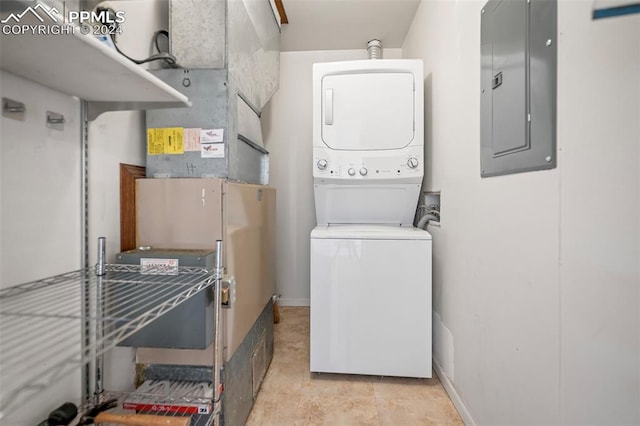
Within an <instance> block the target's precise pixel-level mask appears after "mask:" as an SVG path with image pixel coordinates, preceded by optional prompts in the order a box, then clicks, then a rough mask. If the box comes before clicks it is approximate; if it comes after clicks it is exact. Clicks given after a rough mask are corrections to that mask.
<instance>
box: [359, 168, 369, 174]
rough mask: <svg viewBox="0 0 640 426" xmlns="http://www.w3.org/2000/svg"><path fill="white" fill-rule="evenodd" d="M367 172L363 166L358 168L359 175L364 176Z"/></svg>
mask: <svg viewBox="0 0 640 426" xmlns="http://www.w3.org/2000/svg"><path fill="white" fill-rule="evenodd" d="M367 173H368V171H367V169H366V168H364V167H363V168H361V169H360V175H361V176H366V175H367Z"/></svg>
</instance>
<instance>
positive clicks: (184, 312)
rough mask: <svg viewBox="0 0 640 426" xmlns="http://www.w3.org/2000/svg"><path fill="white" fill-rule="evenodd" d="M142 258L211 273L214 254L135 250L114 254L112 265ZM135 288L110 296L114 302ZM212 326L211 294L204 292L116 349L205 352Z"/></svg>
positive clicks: (128, 262)
mask: <svg viewBox="0 0 640 426" xmlns="http://www.w3.org/2000/svg"><path fill="white" fill-rule="evenodd" d="M143 258H154V259H178V263H179V266H198V267H202V268H205V269H207V270H209V271H212V270H213V267H214V263H215V252H213V251H208V250H162V249H160V250H157V249H153V250H138V249H135V250H129V251H126V252H122V253H118V254H116V261H115V263H117V264H125V265H139V264H140V260H141V259H143ZM144 277H145V275H141V279H143V278H144ZM146 277H149V275H146ZM156 279H157V278H156ZM135 286H136V284H131V286H130V287H132V288H131V289H127V288H123V287H118V289H121V291H123V292H122V293H120V294H118V293H116V294H113V297H114V298H115V299H119V298H124V297H128V295H129V294H130V291H135V288H134V287H135ZM127 290H129V291H127ZM214 326H215V322H214V317H213V293H212V292H211V290H210V289H205V290H202V291H201V292H199V293H198V294H196V295H194V296H193V297H191V298H189V299H188V300H186V301H185V302H183V303H181V304H180V305H179V306H177V307H175V308H174V309H172V310H171V311H169V312H167V313H166V314H164V315H163V316H161V317H160V318H158V319H156V320H155V321H153V322H152V323H150V324H149V325H147V326H146V327H144V328H143V329H142V330H140V331H138V332H136V333H135V334H133V335H132V336H130V337H128V338H126V339H124V340H123V341H122V342H121V343H119V346H133V347H149V348H175V349H205V348H207V347H208V346H209V345H210V344H211V342H213V338H214Z"/></svg>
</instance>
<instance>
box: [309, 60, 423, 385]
mask: <svg viewBox="0 0 640 426" xmlns="http://www.w3.org/2000/svg"><path fill="white" fill-rule="evenodd" d="M422 78H423V70H422V61H419V60H382V59H380V60H363V61H348V62H333V63H319V64H314V66H313V177H314V193H315V205H316V218H317V223H318V225H317V227H316V228H314V229H313V231H312V232H311V359H310V367H311V371H312V372H327V373H347V374H367V375H384V376H402V377H422V378H425V377H431V374H432V371H431V236H430V235H429V233H428V232H426V231H424V230H422V229H417V228H414V227H413V226H412V225H413V219H414V215H415V211H416V206H417V203H418V200H419V197H420V188H421V183H422V177H423V173H424V135H423V119H424V118H423V116H424V114H423V82H422Z"/></svg>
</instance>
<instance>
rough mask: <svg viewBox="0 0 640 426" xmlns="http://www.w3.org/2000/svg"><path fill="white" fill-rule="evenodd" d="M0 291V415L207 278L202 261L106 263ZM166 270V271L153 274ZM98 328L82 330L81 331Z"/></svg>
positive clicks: (205, 285) (190, 293)
mask: <svg viewBox="0 0 640 426" xmlns="http://www.w3.org/2000/svg"><path fill="white" fill-rule="evenodd" d="M104 272H105V273H104V275H101V276H98V275H96V273H95V272H94V271H93V270H92V269H83V270H78V271H74V272H69V273H66V274H62V275H58V276H55V277H51V278H46V279H42V280H38V281H34V282H30V283H27V284H23V285H19V286H15V287H11V288H7V289H3V290H0V383H1V385H0V419H2V418H3V417H6V415H7V413H9V412H10V410H11V409H12V407H16V406H19V404H21V402H24V401H25V398H28V396H29V395H33V394H34V393H36V392H38V391H39V390H42V389H45V388H47V387H48V386H50V385H51V384H53V383H55V382H56V381H58V380H60V379H62V378H64V377H65V376H66V375H68V374H73V372H74V371H77V370H78V367H80V366H82V365H84V364H86V363H89V362H92V360H95V358H96V357H99V356H100V355H102V354H104V353H105V352H106V351H108V350H109V349H111V348H113V347H114V346H116V345H117V344H118V343H119V342H121V341H122V340H124V339H126V338H127V337H129V336H131V335H133V334H134V333H136V332H137V331H139V330H141V329H142V328H143V327H145V326H146V325H148V324H149V323H151V322H152V321H153V320H155V319H156V318H159V317H160V316H162V315H163V314H165V313H166V312H168V311H170V310H171V309H173V308H175V307H176V306H178V305H180V304H181V303H182V302H184V301H186V300H187V299H189V298H190V297H192V296H193V295H195V294H197V293H199V292H200V291H204V290H205V289H207V288H208V287H210V286H212V285H214V283H215V274H214V273H212V272H208V271H206V270H205V269H203V268H193V267H180V268H175V269H171V271H166V270H154V269H149V268H148V267H147V268H145V269H143V270H141V267H140V266H138V265H106V267H105V270H104ZM161 273H164V274H166V273H171V274H172V275H158V274H161ZM98 328H99V329H100V333H96V334H95V335H96V336H101V337H99V338H96V337H95V336H93V335H92V336H91V337H87V338H85V337H83V336H84V335H85V334H83V330H86V329H98Z"/></svg>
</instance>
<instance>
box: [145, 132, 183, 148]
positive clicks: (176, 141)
mask: <svg viewBox="0 0 640 426" xmlns="http://www.w3.org/2000/svg"><path fill="white" fill-rule="evenodd" d="M147 154H149V155H163V154H184V129H183V128H182V127H164V128H155V129H147Z"/></svg>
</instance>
